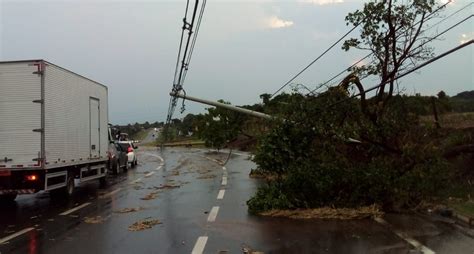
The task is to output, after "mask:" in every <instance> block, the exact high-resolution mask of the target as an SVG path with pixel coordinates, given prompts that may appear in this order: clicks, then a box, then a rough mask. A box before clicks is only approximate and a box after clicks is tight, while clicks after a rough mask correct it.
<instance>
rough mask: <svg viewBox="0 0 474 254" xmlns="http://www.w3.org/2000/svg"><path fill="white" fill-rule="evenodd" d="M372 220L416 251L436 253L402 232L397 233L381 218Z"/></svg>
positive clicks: (425, 253)
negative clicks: (386, 228)
mask: <svg viewBox="0 0 474 254" xmlns="http://www.w3.org/2000/svg"><path fill="white" fill-rule="evenodd" d="M374 220H375V221H376V222H377V223H379V224H381V225H383V226H386V227H388V228H389V229H390V231H392V232H393V233H395V235H397V236H398V237H400V238H401V239H403V240H404V241H405V242H407V243H409V244H410V245H411V246H413V247H415V248H416V249H417V250H419V251H421V252H422V253H424V254H435V253H436V252H434V251H433V250H431V249H430V248H428V247H426V246H425V245H423V244H422V243H420V242H419V241H417V240H416V239H414V238H412V237H409V236H407V235H406V234H404V233H403V232H402V231H399V230H396V229H394V228H393V227H392V225H390V224H389V223H388V222H387V221H386V220H384V219H383V218H380V217H374Z"/></svg>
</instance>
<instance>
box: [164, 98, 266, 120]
mask: <svg viewBox="0 0 474 254" xmlns="http://www.w3.org/2000/svg"><path fill="white" fill-rule="evenodd" d="M170 95H171V96H173V97H178V98H183V99H185V100H190V101H195V102H199V103H203V104H206V105H210V106H214V107H220V108H225V109H228V110H232V111H236V112H239V113H242V114H246V115H251V116H255V117H258V118H263V119H267V120H271V119H274V118H275V117H273V116H271V115H267V114H264V113H261V112H257V111H253V110H250V109H246V108H241V107H237V106H233V105H230V104H225V103H221V102H216V101H208V100H204V99H199V98H196V97H192V96H188V95H184V94H180V93H173V92H171V93H170Z"/></svg>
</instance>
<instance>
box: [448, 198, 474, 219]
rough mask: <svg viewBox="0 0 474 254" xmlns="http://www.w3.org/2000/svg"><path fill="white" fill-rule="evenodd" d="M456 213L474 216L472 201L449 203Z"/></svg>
mask: <svg viewBox="0 0 474 254" xmlns="http://www.w3.org/2000/svg"><path fill="white" fill-rule="evenodd" d="M450 206H451V207H452V208H453V209H454V210H455V211H456V212H457V213H458V214H461V215H464V216H468V217H470V218H474V202H473V201H467V202H463V203H454V204H451V205H450Z"/></svg>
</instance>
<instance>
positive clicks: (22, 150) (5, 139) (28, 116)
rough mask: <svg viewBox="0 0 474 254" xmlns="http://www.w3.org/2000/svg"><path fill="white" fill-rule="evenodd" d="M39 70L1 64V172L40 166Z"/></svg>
mask: <svg viewBox="0 0 474 254" xmlns="http://www.w3.org/2000/svg"><path fill="white" fill-rule="evenodd" d="M42 66H43V64H42V62H11V63H0V170H2V168H24V167H25V168H26V167H29V168H31V167H37V166H40V165H39V158H40V156H41V153H40V152H41V135H42V132H41V107H42V96H41V95H42V93H41V89H42V88H41V71H42Z"/></svg>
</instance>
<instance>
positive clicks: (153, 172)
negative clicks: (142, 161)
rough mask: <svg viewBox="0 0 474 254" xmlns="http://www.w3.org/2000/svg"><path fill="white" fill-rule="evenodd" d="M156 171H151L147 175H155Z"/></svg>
mask: <svg viewBox="0 0 474 254" xmlns="http://www.w3.org/2000/svg"><path fill="white" fill-rule="evenodd" d="M155 173H156V171H151V172H150V173H148V174H146V175H145V177H150V176H152V175H154V174H155Z"/></svg>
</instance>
